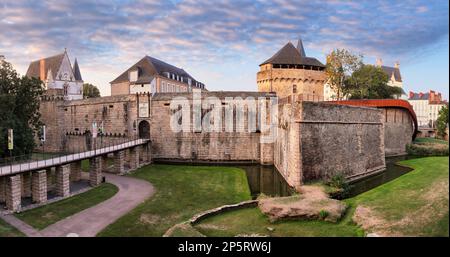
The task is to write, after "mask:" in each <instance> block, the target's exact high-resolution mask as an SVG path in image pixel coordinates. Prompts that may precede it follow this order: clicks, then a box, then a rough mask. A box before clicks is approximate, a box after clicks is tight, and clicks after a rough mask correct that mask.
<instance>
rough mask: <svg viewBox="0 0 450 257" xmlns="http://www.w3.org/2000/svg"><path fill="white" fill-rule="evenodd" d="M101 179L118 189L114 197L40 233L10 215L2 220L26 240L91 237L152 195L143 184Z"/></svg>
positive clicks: (125, 179)
mask: <svg viewBox="0 0 450 257" xmlns="http://www.w3.org/2000/svg"><path fill="white" fill-rule="evenodd" d="M104 175H105V176H106V181H107V182H109V183H111V184H114V185H115V186H117V187H118V188H119V191H118V192H117V193H116V194H115V195H114V196H113V197H111V198H110V199H108V200H106V201H104V202H102V203H100V204H97V205H95V206H93V207H91V208H88V209H86V210H83V211H81V212H79V213H77V214H74V215H72V216H69V217H67V218H65V219H63V220H60V221H58V222H56V223H54V224H52V225H50V226H48V227H47V228H45V229H43V230H41V231H36V230H35V229H33V228H31V227H30V226H29V225H27V224H25V223H24V222H22V221H20V220H18V219H17V218H15V217H14V216H12V215H8V216H7V217H2V218H3V219H5V221H7V222H8V223H10V224H11V225H13V226H15V227H16V228H17V229H19V230H20V231H22V232H23V233H25V234H26V235H27V236H44V237H65V236H67V235H69V236H76V235H78V236H81V237H93V236H95V235H97V233H99V232H100V231H102V230H103V229H104V228H105V227H107V226H108V225H109V224H111V223H113V222H114V221H116V220H117V219H118V218H120V217H122V216H123V215H125V214H126V213H128V212H129V211H131V210H132V209H134V208H135V207H136V206H137V205H139V204H140V203H142V202H144V201H145V200H146V199H148V198H149V197H150V196H152V195H153V194H154V192H155V189H154V188H153V186H152V185H151V184H150V183H149V182H147V181H145V180H141V179H136V178H132V177H128V176H117V175H112V174H104Z"/></svg>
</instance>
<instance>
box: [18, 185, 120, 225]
mask: <svg viewBox="0 0 450 257" xmlns="http://www.w3.org/2000/svg"><path fill="white" fill-rule="evenodd" d="M117 191H118V188H117V187H116V186H115V185H113V184H109V183H104V184H101V185H100V186H98V187H95V188H93V189H91V190H89V191H87V192H84V193H81V194H78V195H75V196H72V197H70V198H67V199H64V200H61V201H58V202H55V203H51V204H48V205H44V206H41V207H38V208H35V209H31V210H28V211H24V212H22V213H18V214H15V216H16V217H17V218H19V219H21V220H23V221H24V222H26V223H28V224H29V225H31V226H33V227H34V228H36V229H39V230H41V229H44V228H46V227H47V226H49V225H51V224H53V223H56V222H58V221H60V220H62V219H64V218H66V217H69V216H71V215H73V214H75V213H78V212H80V211H82V210H85V209H87V208H90V207H92V206H94V205H96V204H98V203H101V202H103V201H105V200H107V199H109V198H111V197H112V196H113V195H115V194H116V193H117Z"/></svg>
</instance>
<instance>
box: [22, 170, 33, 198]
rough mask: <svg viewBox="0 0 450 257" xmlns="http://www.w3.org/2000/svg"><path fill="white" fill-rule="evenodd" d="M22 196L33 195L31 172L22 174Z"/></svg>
mask: <svg viewBox="0 0 450 257" xmlns="http://www.w3.org/2000/svg"><path fill="white" fill-rule="evenodd" d="M22 196H23V197H31V173H30V172H26V173H23V174H22Z"/></svg>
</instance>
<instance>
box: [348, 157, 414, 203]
mask: <svg viewBox="0 0 450 257" xmlns="http://www.w3.org/2000/svg"><path fill="white" fill-rule="evenodd" d="M412 158H413V157H410V156H400V157H388V158H386V170H385V171H383V172H381V173H379V174H376V175H374V176H370V177H366V178H362V179H360V180H358V181H354V182H353V183H351V185H352V188H351V190H350V194H349V196H348V197H353V196H356V195H359V194H361V193H364V192H366V191H369V190H370V189H372V188H375V187H377V186H380V185H382V184H384V183H387V182H389V181H391V180H394V179H396V178H398V177H400V176H401V175H403V174H406V173H408V172H410V171H411V170H412V169H410V168H408V167H403V166H399V165H396V164H395V163H397V162H399V161H402V160H408V159H412Z"/></svg>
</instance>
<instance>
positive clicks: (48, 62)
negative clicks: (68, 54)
mask: <svg viewBox="0 0 450 257" xmlns="http://www.w3.org/2000/svg"><path fill="white" fill-rule="evenodd" d="M64 54H65V53H61V54H58V55H55V56H51V57H47V58H43V59H39V60H37V61H33V62H31V63H30V66H28V70H27V73H26V75H27V77H33V78H40V62H41V60H44V61H45V67H44V70H45V75H44V76H45V78H43V80H45V79H47V73H48V70H52V76H53V79H55V76H56V74H57V73H58V70H59V67H60V66H61V63H62V61H63V59H64Z"/></svg>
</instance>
